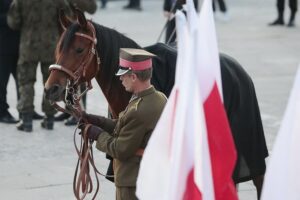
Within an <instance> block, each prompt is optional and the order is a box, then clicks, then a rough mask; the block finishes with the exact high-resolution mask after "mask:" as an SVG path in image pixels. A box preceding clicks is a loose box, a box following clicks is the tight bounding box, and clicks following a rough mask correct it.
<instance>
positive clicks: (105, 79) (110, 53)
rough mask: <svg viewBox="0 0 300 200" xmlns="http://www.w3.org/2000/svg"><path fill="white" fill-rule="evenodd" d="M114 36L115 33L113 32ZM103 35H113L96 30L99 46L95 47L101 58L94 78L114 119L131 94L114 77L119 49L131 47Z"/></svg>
mask: <svg viewBox="0 0 300 200" xmlns="http://www.w3.org/2000/svg"><path fill="white" fill-rule="evenodd" d="M104 29H105V27H104ZM105 31H108V32H109V31H111V32H112V31H113V30H111V29H108V28H107V29H105ZM114 34H116V33H115V32H114ZM105 35H106V36H107V35H110V36H112V35H113V34H107V33H106V34H102V33H99V29H98V32H97V38H98V41H99V42H100V45H99V46H98V47H97V51H98V53H99V55H100V58H101V64H100V70H99V73H98V74H97V76H96V80H97V82H98V84H99V86H100V88H101V90H102V92H103V94H104V96H105V97H106V100H107V101H108V104H109V106H110V109H111V111H112V113H113V115H114V117H116V116H117V115H118V114H119V113H120V112H121V111H123V110H124V109H125V107H126V106H127V104H128V102H129V99H130V97H131V94H129V93H128V92H126V91H125V89H124V87H123V86H122V84H121V81H120V80H119V78H118V77H116V76H115V73H116V70H117V68H118V63H119V62H118V60H119V48H122V47H131V46H126V45H125V46H123V45H122V44H121V41H119V40H118V39H120V37H118V38H113V37H106V38H104V37H105ZM123 39H124V38H123ZM112 44H113V45H112Z"/></svg>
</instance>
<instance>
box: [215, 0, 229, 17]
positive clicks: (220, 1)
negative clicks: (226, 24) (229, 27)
mask: <svg viewBox="0 0 300 200" xmlns="http://www.w3.org/2000/svg"><path fill="white" fill-rule="evenodd" d="M216 2H218V4H219V9H220V13H217V12H216ZM212 3H213V11H214V12H215V14H216V17H217V18H218V19H219V20H221V21H228V20H229V16H228V12H227V7H226V4H225V1H224V0H213V2H212Z"/></svg>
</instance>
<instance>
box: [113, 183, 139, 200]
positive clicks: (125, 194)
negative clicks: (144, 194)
mask: <svg viewBox="0 0 300 200" xmlns="http://www.w3.org/2000/svg"><path fill="white" fill-rule="evenodd" d="M135 190H136V187H117V186H116V200H138V198H137V197H136V196H135Z"/></svg>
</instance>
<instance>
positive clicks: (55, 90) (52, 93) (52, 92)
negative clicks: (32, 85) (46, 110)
mask: <svg viewBox="0 0 300 200" xmlns="http://www.w3.org/2000/svg"><path fill="white" fill-rule="evenodd" d="M60 91H61V87H60V86H59V85H53V86H51V87H50V88H49V89H45V97H46V99H49V100H57V99H58V98H59V96H60V93H61V92H60Z"/></svg>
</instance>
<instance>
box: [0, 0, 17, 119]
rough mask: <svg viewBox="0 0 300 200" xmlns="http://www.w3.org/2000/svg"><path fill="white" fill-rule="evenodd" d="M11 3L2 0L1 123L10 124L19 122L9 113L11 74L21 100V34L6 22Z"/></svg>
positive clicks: (0, 35)
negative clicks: (8, 98)
mask: <svg viewBox="0 0 300 200" xmlns="http://www.w3.org/2000/svg"><path fill="white" fill-rule="evenodd" d="M11 1H12V0H0V122H2V123H8V124H12V123H17V122H18V120H16V119H15V118H14V117H13V116H12V115H11V114H10V112H9V111H8V109H9V105H8V103H7V99H6V95H7V84H8V80H9V77H10V74H12V75H13V77H14V79H15V82H16V88H17V97H18V99H19V92H18V81H17V72H16V70H17V62H18V56H19V41H20V33H19V31H14V30H12V29H11V28H9V27H8V25H7V21H6V17H7V11H8V9H9V6H10V4H11Z"/></svg>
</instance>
